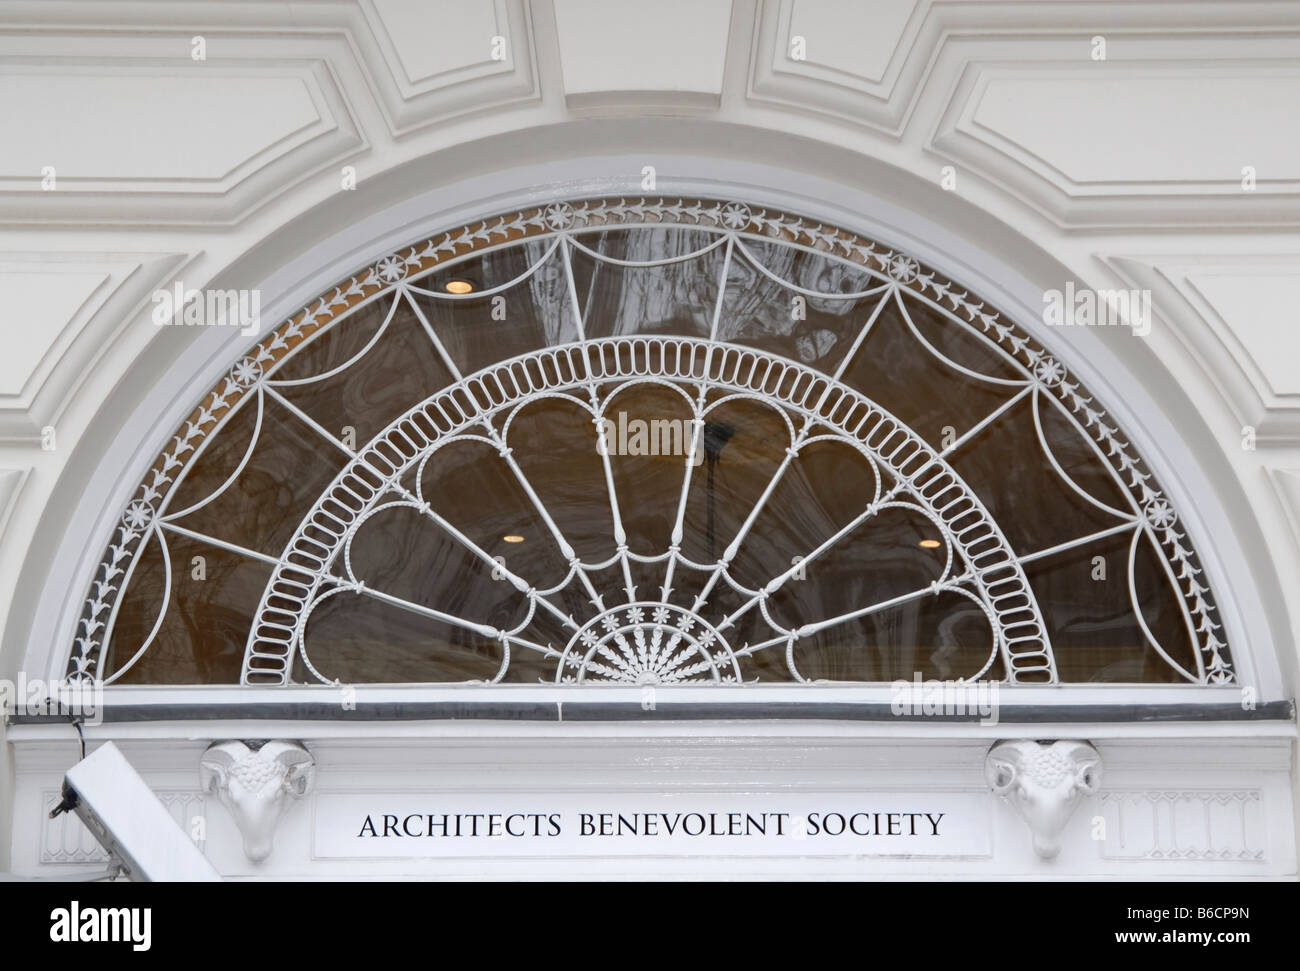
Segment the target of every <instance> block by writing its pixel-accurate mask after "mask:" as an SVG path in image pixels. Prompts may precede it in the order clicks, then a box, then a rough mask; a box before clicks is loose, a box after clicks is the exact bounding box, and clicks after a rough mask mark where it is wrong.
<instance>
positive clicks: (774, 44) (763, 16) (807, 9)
mask: <svg viewBox="0 0 1300 971" xmlns="http://www.w3.org/2000/svg"><path fill="white" fill-rule="evenodd" d="M927 8H928V3H923V2H921V0H877V2H874V3H854V4H841V3H835V2H834V0H780V2H774V0H769V2H767V3H764V4H762V6H761V8H760V11H759V17H758V23H757V25H756V27H755V32H754V51H753V65H752V72H751V76H750V82H749V95H750V100H752V101H755V102H759V103H769V104H774V105H779V106H782V107H787V108H791V109H794V110H803V111H808V110H812V111H817V112H822V113H826V114H831V115H837V116H840V117H844V118H849V119H853V120H855V121H859V122H863V123H866V124H868V125H872V126H874V127H880V128H885V129H888V130H891V131H892V130H896V129H897V128H898V127H899V125H900V124H901V119H902V116H903V112H904V110H905V109H906V107H907V103H908V102H910V100H911V94H912V88H913V87H914V85H915V83H916V81H917V78H918V77H919V71H920V69H921V67H922V66H923V58H909V52H910V51H912V49H913V45H914V43H915V41H916V39H917V35H918V32H919V31H920V29H921V23H922V21H923V20H924V15H925V12H926V9H927ZM925 46H926V47H928V46H929V42H927V43H926V45H925ZM905 67H906V68H907V69H908V72H909V73H908V81H909V84H908V85H907V90H906V91H904V92H902V93H901V94H900V96H899V97H898V98H897V99H895V100H894V102H893V103H892V104H891V103H890V102H891V96H892V95H893V93H894V90H895V87H896V85H897V84H898V81H899V77H900V75H902V74H903V71H904V68H905Z"/></svg>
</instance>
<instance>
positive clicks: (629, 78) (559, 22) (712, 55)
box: [555, 0, 731, 108]
mask: <svg viewBox="0 0 1300 971" xmlns="http://www.w3.org/2000/svg"><path fill="white" fill-rule="evenodd" d="M730 23H731V3H730V0H657V2H655V3H645V4H641V3H635V4H634V3H609V2H607V0H555V26H556V30H557V31H558V32H559V39H560V61H561V66H562V69H563V73H564V94H565V101H566V103H567V104H568V105H569V107H571V108H583V107H591V106H598V105H601V104H650V105H656V104H659V105H678V106H683V105H684V106H693V107H702V108H707V107H716V106H717V105H718V103H719V98H720V96H721V93H722V79H723V68H724V62H725V57H726V51H727V36H728V30H729V27H730Z"/></svg>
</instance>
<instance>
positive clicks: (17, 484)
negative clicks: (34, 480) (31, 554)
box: [0, 466, 32, 537]
mask: <svg viewBox="0 0 1300 971" xmlns="http://www.w3.org/2000/svg"><path fill="white" fill-rule="evenodd" d="M31 473H32V470H31V467H30V466H28V467H27V468H23V469H0V537H3V536H4V534H5V527H6V526H8V525H9V517H10V516H11V515H12V514H13V511H14V506H16V505H18V496H19V495H20V494H21V493H22V491H23V485H24V484H25V483H26V482H27V477H28V476H29V475H31Z"/></svg>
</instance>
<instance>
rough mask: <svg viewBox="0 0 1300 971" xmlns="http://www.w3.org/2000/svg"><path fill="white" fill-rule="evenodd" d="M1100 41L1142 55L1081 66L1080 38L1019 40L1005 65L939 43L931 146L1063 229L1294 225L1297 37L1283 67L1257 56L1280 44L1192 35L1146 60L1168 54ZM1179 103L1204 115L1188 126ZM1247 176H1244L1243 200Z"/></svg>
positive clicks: (1083, 46) (972, 48) (979, 47)
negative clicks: (944, 83) (940, 87)
mask: <svg viewBox="0 0 1300 971" xmlns="http://www.w3.org/2000/svg"><path fill="white" fill-rule="evenodd" d="M1107 33H1108V34H1109V36H1110V41H1111V43H1112V44H1113V45H1114V51H1115V52H1133V51H1146V53H1145V55H1144V56H1142V57H1141V58H1138V57H1136V56H1135V55H1134V54H1133V53H1128V54H1127V58H1126V59H1123V60H1121V59H1120V58H1118V57H1116V56H1114V55H1113V54H1112V56H1111V58H1110V59H1109V60H1107V61H1105V62H1094V61H1091V60H1090V58H1089V55H1088V38H1087V37H1086V36H1083V33H1081V34H1080V36H1078V37H1075V38H1070V39H1068V40H1064V39H1054V40H1040V41H1037V42H1032V43H1033V47H1032V48H1030V47H1029V46H1028V45H1029V44H1030V43H1031V42H1030V41H1028V40H1023V39H1022V40H1018V41H1017V44H1018V47H1019V51H1018V54H1017V56H1014V57H1006V56H1005V52H1004V56H1003V57H1002V59H1000V60H993V59H992V57H991V56H990V53H989V52H988V44H987V43H986V42H979V41H974V40H968V39H962V40H961V41H960V42H954V43H951V44H948V45H947V46H946V47H945V49H944V50H943V52H942V55H941V58H940V61H939V63H940V64H942V65H943V66H942V67H940V66H936V68H935V75H936V78H937V76H939V75H940V74H949V73H951V74H952V75H955V77H956V82H955V84H954V86H953V89H952V93H951V96H950V98H949V101H948V104H947V107H946V108H945V109H944V110H943V111H942V112H941V113H940V115H939V118H938V121H937V123H936V125H935V128H934V130H933V132H932V133H931V135H930V138H929V148H930V150H931V151H933V152H934V153H936V154H938V155H939V156H940V157H941V158H942V159H944V160H947V161H950V162H952V163H954V164H955V165H956V166H957V167H958V169H959V170H963V169H964V170H970V171H972V172H975V173H977V174H978V175H980V176H982V177H984V178H987V179H989V180H990V181H992V182H994V183H996V184H997V185H999V186H1000V187H1001V188H1003V189H1004V190H1006V191H1007V192H1009V193H1010V194H1011V195H1013V196H1014V197H1016V198H1018V199H1020V200H1021V201H1022V202H1024V203H1026V204H1027V205H1029V206H1031V207H1033V208H1034V209H1036V210H1038V211H1041V212H1043V213H1044V214H1046V215H1047V216H1048V217H1050V218H1051V219H1052V220H1053V221H1054V222H1056V223H1057V224H1058V225H1060V226H1062V227H1083V226H1087V227H1109V226H1141V225H1152V224H1157V225H1160V224H1168V223H1171V222H1172V223H1178V224H1179V225H1180V226H1184V227H1185V226H1186V225H1188V223H1189V222H1191V223H1193V224H1195V223H1196V222H1200V223H1202V224H1204V225H1210V226H1222V225H1231V226H1249V227H1255V226H1279V225H1291V224H1294V223H1295V221H1296V219H1297V217H1298V216H1300V167H1298V166H1297V165H1296V163H1295V160H1296V158H1297V157H1300V135H1297V134H1296V128H1295V125H1294V124H1292V123H1291V120H1290V112H1289V111H1288V108H1289V106H1290V104H1291V102H1292V101H1293V100H1294V98H1293V97H1292V96H1291V95H1290V94H1288V93H1287V92H1292V91H1294V92H1298V93H1300V71H1297V69H1296V67H1295V63H1296V62H1295V57H1296V56H1297V54H1300V38H1295V40H1294V41H1293V42H1292V43H1290V45H1289V50H1290V51H1291V54H1290V59H1289V60H1269V59H1268V58H1269V57H1270V55H1276V54H1277V53H1278V45H1279V44H1280V43H1284V42H1283V41H1281V40H1279V39H1277V38H1270V39H1269V40H1268V41H1267V42H1263V41H1261V42H1259V43H1258V44H1256V45H1254V46H1252V44H1251V42H1250V41H1249V40H1247V39H1239V38H1222V37H1220V38H1217V39H1214V40H1211V39H1207V38H1204V37H1196V36H1195V35H1193V37H1191V38H1189V39H1188V40H1187V41H1186V44H1185V46H1184V47H1183V48H1180V49H1179V52H1178V53H1181V55H1182V56H1180V57H1177V58H1173V57H1172V56H1171V57H1170V58H1169V59H1165V58H1164V57H1162V58H1161V59H1160V60H1157V61H1154V62H1153V59H1152V54H1155V53H1161V54H1169V55H1172V54H1174V53H1175V52H1172V51H1168V52H1167V51H1165V50H1159V51H1157V50H1156V49H1153V48H1151V47H1145V48H1144V47H1143V46H1142V45H1141V44H1140V43H1139V42H1138V41H1137V40H1136V39H1134V38H1132V37H1131V36H1126V35H1125V34H1124V33H1122V32H1107ZM1156 46H1157V47H1160V48H1163V47H1165V45H1163V44H1157V45H1156ZM1047 58H1051V59H1050V60H1048V59H1047ZM1211 59H1213V63H1212V64H1210V63H1206V62H1207V61H1210V60H1211ZM1279 84H1281V85H1283V86H1284V87H1283V90H1282V91H1280V92H1279V90H1278V86H1279ZM1197 85H1204V89H1203V90H1202V89H1200V88H1197V87H1196V86H1197ZM1198 92H1199V93H1198ZM1192 97H1195V98H1197V100H1198V112H1203V113H1204V116H1205V117H1204V118H1202V119H1199V120H1198V122H1197V124H1195V125H1189V124H1187V120H1186V116H1185V114H1184V113H1182V112H1180V111H1178V110H1177V109H1176V102H1177V101H1178V99H1180V98H1181V99H1184V102H1183V103H1185V101H1186V99H1188V98H1192ZM1243 103H1247V104H1250V105H1252V110H1251V112H1250V114H1249V116H1248V117H1247V116H1245V115H1244V114H1243V113H1242V111H1241V105H1242V104H1243ZM1062 105H1068V106H1069V109H1068V110H1062V107H1061V106H1062ZM1270 113H1271V117H1270ZM1243 125H1244V126H1246V127H1245V128H1243V127H1242V126H1243ZM1209 132H1213V133H1215V134H1214V135H1213V136H1210V135H1208V134H1207V133H1209ZM1246 166H1250V167H1252V168H1253V169H1254V171H1255V182H1254V188H1253V189H1252V190H1250V191H1246V190H1244V189H1243V181H1242V180H1243V176H1244V173H1243V169H1244V168H1245V167H1246Z"/></svg>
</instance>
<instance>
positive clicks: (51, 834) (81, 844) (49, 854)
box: [40, 789, 206, 866]
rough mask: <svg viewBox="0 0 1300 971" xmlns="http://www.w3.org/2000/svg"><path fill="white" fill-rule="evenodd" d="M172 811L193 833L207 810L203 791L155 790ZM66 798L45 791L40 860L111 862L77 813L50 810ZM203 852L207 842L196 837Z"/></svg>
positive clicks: (175, 817) (166, 806)
mask: <svg viewBox="0 0 1300 971" xmlns="http://www.w3.org/2000/svg"><path fill="white" fill-rule="evenodd" d="M154 795H156V796H157V797H158V801H159V802H161V803H162V804H163V806H164V807H165V808H166V810H167V811H168V812H169V813H171V816H172V819H174V820H176V825H177V826H179V827H180V828H181V829H182V830H183V831H184V832H186V833H190V834H191V835H192V834H193V831H194V821H195V819H196V818H200V819H201V818H202V817H203V816H204V813H205V807H204V798H203V794H202V793H199V792H194V791H192V790H188V789H160V790H158V791H156V792H155V793H154ZM62 798H63V794H62V792H60V791H58V790H53V789H49V790H45V791H43V792H42V793H41V822H40V829H41V842H40V862H41V863H53V864H63V865H78V864H80V865H83V866H84V865H86V864H95V863H99V864H107V863H108V862H109V856H108V854H107V853H106V852H104V848H103V847H102V846H100V845H99V841H98V840H97V839H95V837H94V836H93V835H92V834H91V832H90V830H89V829H87V828H86V825H85V823H83V822H82V821H81V820H80V819H79V818H78V817H77V814H76V813H60V814H59V815H57V816H55V817H54V818H53V819H51V818H50V810H51V809H53V808H54V807H55V806H57V805H58V804H59V802H60V800H61V799H62ZM196 843H197V845H198V847H199V850H200V851H203V850H204V849H205V846H206V841H204V840H196Z"/></svg>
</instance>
